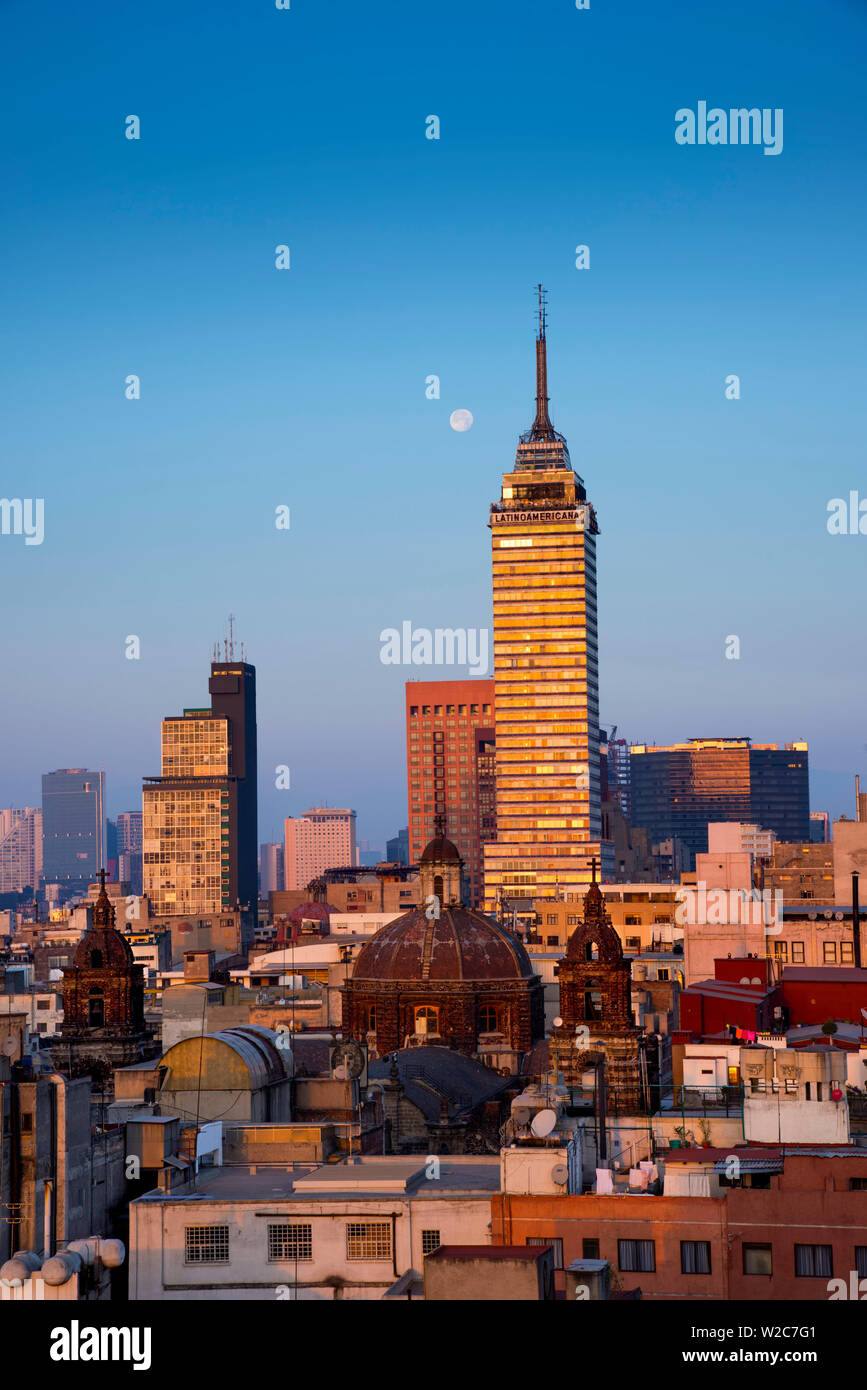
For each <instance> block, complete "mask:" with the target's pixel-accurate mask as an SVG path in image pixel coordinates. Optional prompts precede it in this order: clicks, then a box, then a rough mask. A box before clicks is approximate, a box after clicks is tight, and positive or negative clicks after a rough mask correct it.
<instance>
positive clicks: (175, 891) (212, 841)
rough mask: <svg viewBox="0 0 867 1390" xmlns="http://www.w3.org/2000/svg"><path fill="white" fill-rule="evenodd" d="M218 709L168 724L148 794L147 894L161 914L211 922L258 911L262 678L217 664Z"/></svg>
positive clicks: (234, 665) (214, 701)
mask: <svg viewBox="0 0 867 1390" xmlns="http://www.w3.org/2000/svg"><path fill="white" fill-rule="evenodd" d="M208 689H209V691H210V694H211V707H210V709H185V710H184V712H183V714H182V715H177V716H171V715H170V716H169V717H168V718H166V719H164V720H163V723H162V769H161V775H160V776H159V777H146V778H145V781H144V787H143V792H142V800H143V811H142V817H143V819H142V825H143V830H142V850H143V861H144V862H143V878H144V891H145V893H147V895H148V897H149V898H150V899H151V902H152V903H153V905H154V908H155V910H156V912H157V913H168V914H171V915H175V914H178V915H184V916H186V915H189V914H199V915H201V914H207V913H214V912H220V911H221V910H222V911H229V910H232V909H234V908H235V907H236V906H237V905H239V904H240V906H241V908H242V909H247V910H248V911H249V913H252V914H255V912H256V904H257V901H258V864H257V843H256V842H257V803H256V669H255V667H254V666H251V665H249V664H248V663H247V662H246V661H234V660H233V657H232V655H231V654H230V655H229V656H228V659H227V660H226V661H214V662H212V663H211V678H210V681H209V682H208Z"/></svg>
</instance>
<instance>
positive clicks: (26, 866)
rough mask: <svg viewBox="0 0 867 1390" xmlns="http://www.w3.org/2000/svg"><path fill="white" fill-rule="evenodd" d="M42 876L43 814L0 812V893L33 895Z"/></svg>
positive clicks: (26, 810)
mask: <svg viewBox="0 0 867 1390" xmlns="http://www.w3.org/2000/svg"><path fill="white" fill-rule="evenodd" d="M41 876H42V812H41V811H40V810H39V809H38V808H37V807H36V806H25V807H24V809H23V810H20V811H17V810H14V809H9V810H3V811H0V893H20V892H21V891H22V889H24V888H32V889H33V891H34V892H35V891H36V889H37V888H38V886H39V879H40V878H41Z"/></svg>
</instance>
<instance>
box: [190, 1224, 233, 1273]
mask: <svg viewBox="0 0 867 1390" xmlns="http://www.w3.org/2000/svg"><path fill="white" fill-rule="evenodd" d="M184 1263H185V1264H188V1265H226V1264H228V1263H229V1228H228V1226H186V1227H185V1228H184Z"/></svg>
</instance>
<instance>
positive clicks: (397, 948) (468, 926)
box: [352, 906, 533, 981]
mask: <svg viewBox="0 0 867 1390" xmlns="http://www.w3.org/2000/svg"><path fill="white" fill-rule="evenodd" d="M532 975H533V968H532V966H531V964H530V958H529V956H528V955H527V952H526V951H525V950H524V947H523V946H522V945H521V943H520V941H518V940H517V939H516V938H515V937H514V936H512V935H511V934H510V933H509V932H507V931H504V930H503V928H502V927H499V926H497V925H496V923H494V922H492V921H491V920H490V919H489V918H487V917H483V916H482V914H481V913H479V912H474V911H473V910H472V909H471V908H465V907H457V906H453V907H443V908H442V910H441V912H440V916H439V917H438V918H437V917H434V918H428V917H426V916H425V911H424V909H423V908H420V907H419V908H415V909H413V910H412V911H411V912H405V913H404V914H403V916H402V917H398V918H397V919H396V920H395V921H394V922H389V924H388V925H387V926H385V927H382V928H381V929H380V930H379V931H378V932H377V933H376V935H375V936H374V937H372V938H371V940H370V941H368V942H367V944H366V945H365V946H363V947H362V949H361V950H360V951H359V953H358V957H357V959H356V962H355V968H354V970H353V972H352V978H353V980H467V981H469V980H521V979H528V978H530V977H531V976H532Z"/></svg>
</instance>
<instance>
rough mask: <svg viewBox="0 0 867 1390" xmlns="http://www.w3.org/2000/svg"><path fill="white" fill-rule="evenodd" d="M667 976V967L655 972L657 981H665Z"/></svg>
mask: <svg viewBox="0 0 867 1390" xmlns="http://www.w3.org/2000/svg"><path fill="white" fill-rule="evenodd" d="M668 974H669V972H668V966H665V968H664V969H659V970H657V972H656V978H657V980H667V979H668Z"/></svg>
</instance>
